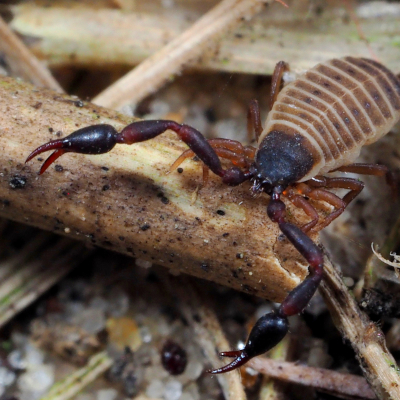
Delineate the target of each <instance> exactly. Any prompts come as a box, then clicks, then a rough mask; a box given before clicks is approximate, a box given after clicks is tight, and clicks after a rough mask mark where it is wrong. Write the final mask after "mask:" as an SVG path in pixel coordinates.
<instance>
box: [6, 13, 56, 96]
mask: <svg viewBox="0 0 400 400" xmlns="http://www.w3.org/2000/svg"><path fill="white" fill-rule="evenodd" d="M0 51H2V52H3V53H4V55H5V56H6V60H7V63H8V65H9V66H10V68H11V70H12V72H13V75H14V76H19V77H21V78H23V79H26V80H27V81H29V82H32V83H33V84H35V85H36V86H39V87H40V86H41V87H47V88H49V89H53V90H57V91H59V92H62V91H63V90H62V88H61V86H60V85H59V84H58V82H57V81H56V80H55V79H54V78H53V76H52V75H51V73H50V72H49V70H48V69H47V68H46V67H45V66H44V65H43V64H42V63H41V62H40V61H39V60H38V59H37V58H36V57H35V56H34V55H33V54H32V53H31V52H30V50H29V49H28V48H27V47H26V46H25V45H24V43H22V41H21V40H20V39H19V38H18V37H17V36H16V35H15V34H14V33H13V32H12V31H11V29H10V28H9V27H8V25H7V24H6V23H5V22H4V21H3V19H2V18H1V17H0Z"/></svg>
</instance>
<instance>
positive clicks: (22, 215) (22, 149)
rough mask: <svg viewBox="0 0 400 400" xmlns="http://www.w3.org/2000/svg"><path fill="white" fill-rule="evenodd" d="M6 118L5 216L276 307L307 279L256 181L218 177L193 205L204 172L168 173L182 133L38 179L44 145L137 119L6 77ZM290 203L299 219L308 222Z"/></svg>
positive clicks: (72, 160) (1, 134)
mask: <svg viewBox="0 0 400 400" xmlns="http://www.w3.org/2000/svg"><path fill="white" fill-rule="evenodd" d="M0 115H1V119H0V146H1V149H2V152H1V153H0V216H4V217H6V218H9V219H13V220H17V221H20V222H24V223H27V224H31V225H34V226H37V227H40V228H42V229H47V230H51V231H54V232H56V233H60V234H64V235H66V236H69V237H71V238H75V239H79V240H83V241H86V242H88V243H91V244H95V245H97V246H102V247H105V248H108V249H112V250H114V251H118V252H121V253H124V254H128V255H130V256H134V257H136V258H142V259H145V260H148V261H151V262H153V263H157V264H161V265H164V266H166V267H168V268H171V269H174V270H176V271H179V272H184V273H188V274H191V275H194V276H197V277H200V278H204V279H208V280H211V281H214V282H218V283H220V284H223V285H227V286H230V287H233V288H235V289H238V290H243V291H245V292H247V293H251V294H255V295H258V296H260V297H264V298H269V299H272V300H275V301H280V300H282V299H283V298H285V297H286V295H287V293H288V291H290V290H291V289H293V288H294V287H295V286H297V285H298V284H299V282H300V281H301V280H302V279H304V277H305V276H306V275H307V273H308V269H307V267H308V266H307V264H305V262H304V260H303V259H302V257H301V256H300V255H299V253H298V252H297V251H296V250H295V249H294V247H293V246H292V245H291V244H290V243H288V242H286V241H281V240H278V237H279V235H280V231H279V228H278V227H277V226H276V224H274V223H272V222H271V221H270V219H269V218H268V216H267V213H266V205H267V203H268V200H269V199H268V196H260V197H258V198H256V199H255V198H253V197H252V196H251V193H250V184H249V183H248V184H244V185H241V186H239V187H234V188H231V187H228V186H226V185H224V184H222V182H221V180H220V179H219V178H217V177H215V176H213V177H211V176H210V181H209V183H208V184H207V185H206V186H205V187H203V188H201V190H200V191H199V192H198V194H197V197H196V199H195V201H194V202H192V194H193V191H195V190H196V188H197V187H198V185H199V184H201V165H200V163H196V162H193V161H190V160H188V161H186V162H185V163H184V164H182V167H183V169H184V171H183V173H182V174H179V173H177V172H176V171H173V172H171V173H170V174H167V172H168V170H169V167H170V165H171V164H172V163H173V161H174V160H175V159H176V158H177V157H178V156H179V155H180V154H181V152H182V151H183V150H185V149H186V146H185V145H184V144H183V143H182V142H181V141H179V140H178V139H177V137H176V135H175V134H172V133H171V132H169V133H168V132H167V133H165V134H163V135H161V136H159V137H158V138H156V139H153V140H150V141H147V142H143V143H138V144H135V145H132V146H126V145H117V146H116V147H115V149H113V150H112V151H111V152H110V153H107V154H104V155H96V156H94V155H92V156H90V155H82V154H72V153H69V154H65V155H64V156H63V157H61V158H60V159H59V160H57V162H56V163H55V165H54V166H52V167H51V168H49V170H48V171H46V173H45V174H43V175H41V176H38V174H37V173H38V171H39V168H40V165H41V163H42V162H40V161H39V160H37V159H35V160H32V161H31V162H29V163H28V164H25V163H24V161H25V159H26V157H27V155H28V154H29V153H30V152H31V151H32V149H35V148H36V147H37V146H38V145H40V144H42V143H45V142H47V141H49V140H51V139H55V138H57V137H61V136H66V135H67V134H69V133H71V132H73V131H74V130H76V129H78V128H82V127H84V126H89V125H93V124H98V123H109V124H112V125H113V126H115V128H116V129H117V130H121V129H122V128H123V127H124V126H125V125H127V124H128V123H130V122H132V119H130V118H128V117H126V116H123V115H121V114H118V113H117V112H115V111H111V110H107V109H102V108H101V107H97V106H95V105H93V104H90V103H82V102H77V101H76V99H72V98H70V97H67V96H64V95H60V94H58V93H55V92H52V91H47V90H43V91H41V90H38V89H37V88H34V87H32V86H30V85H28V84H25V83H23V82H18V81H15V80H12V79H10V78H4V79H1V80H0ZM39 158H40V157H39ZM42 160H43V159H42ZM287 206H288V209H289V213H290V214H289V213H288V214H289V215H290V218H291V220H292V221H296V223H298V224H300V225H301V224H302V223H304V222H305V220H307V217H306V216H305V215H304V214H303V212H302V211H300V210H298V209H295V208H293V206H292V205H291V204H288V205H287ZM220 211H223V213H222V214H223V215H221V212H220ZM313 239H314V240H317V237H316V236H315V235H314V236H313Z"/></svg>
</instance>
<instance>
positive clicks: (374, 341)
mask: <svg viewBox="0 0 400 400" xmlns="http://www.w3.org/2000/svg"><path fill="white" fill-rule="evenodd" d="M324 267H325V275H324V280H323V283H322V285H321V292H322V295H323V296H324V299H325V302H326V303H327V305H328V308H329V310H330V312H331V315H332V317H333V320H334V322H335V324H336V326H337V327H338V329H339V330H340V332H341V333H342V335H343V336H344V337H346V338H347V339H348V340H349V341H350V343H351V345H352V347H353V349H354V351H355V352H356V355H357V358H358V359H359V361H360V366H361V368H362V369H363V371H364V374H365V376H366V378H367V380H368V382H369V384H370V385H371V387H372V388H373V390H374V391H375V393H376V395H377V397H378V398H379V399H396V400H397V399H400V376H399V368H398V367H397V365H396V362H395V360H394V358H393V356H392V355H391V354H390V352H389V351H388V349H387V348H386V344H385V339H384V335H383V333H382V331H381V330H380V329H379V328H378V326H377V325H376V324H374V323H373V322H371V321H370V320H369V319H368V317H367V316H366V314H364V313H363V312H362V311H361V310H360V309H359V307H358V305H357V303H356V301H355V300H354V297H353V296H352V295H351V294H350V292H349V291H348V289H347V287H346V285H345V284H344V283H343V281H342V279H341V277H340V274H339V273H338V272H337V271H336V269H335V268H334V266H333V265H332V264H331V262H330V261H329V260H327V259H326V262H325V266H324Z"/></svg>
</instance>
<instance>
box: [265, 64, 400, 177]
mask: <svg viewBox="0 0 400 400" xmlns="http://www.w3.org/2000/svg"><path fill="white" fill-rule="evenodd" d="M399 118H400V80H399V79H398V78H397V77H396V76H395V75H394V74H393V73H392V72H390V71H389V70H388V69H387V68H385V67H384V66H382V65H380V64H379V63H377V62H375V61H372V60H368V59H364V58H354V57H346V58H342V59H333V60H330V61H327V62H324V63H321V64H318V65H317V66H315V67H314V68H312V69H310V70H309V71H307V72H306V73H305V74H303V75H301V76H299V77H298V78H297V79H296V80H295V81H294V82H292V83H290V84H288V85H287V86H285V87H284V88H283V89H282V91H281V92H280V93H279V95H278V98H277V100H276V102H275V103H274V105H273V107H272V110H271V111H270V113H269V115H268V118H267V121H266V126H265V129H264V131H263V133H262V135H261V136H260V139H259V143H261V141H262V140H263V139H264V138H265V137H266V136H267V135H268V134H269V133H270V132H271V131H280V132H285V133H286V134H289V135H295V134H297V135H301V136H302V137H303V138H306V139H307V140H305V141H304V145H305V146H307V147H308V149H309V150H310V151H311V153H312V157H313V167H312V168H311V170H310V171H309V172H308V173H307V175H306V176H304V178H302V179H301V181H304V180H307V179H310V178H311V177H313V176H315V175H318V174H321V173H326V172H328V171H330V170H332V169H335V168H338V167H340V166H342V165H346V164H350V163H352V162H353V161H354V160H355V158H357V156H358V155H359V153H360V150H361V147H362V146H363V145H365V144H370V143H373V142H375V141H376V140H378V139H379V138H380V137H382V136H383V135H385V134H386V133H387V132H388V131H389V130H390V129H391V128H392V126H393V125H394V124H395V123H396V121H398V120H399Z"/></svg>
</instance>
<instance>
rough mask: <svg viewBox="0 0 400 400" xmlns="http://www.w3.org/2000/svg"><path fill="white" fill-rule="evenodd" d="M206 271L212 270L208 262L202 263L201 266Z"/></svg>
mask: <svg viewBox="0 0 400 400" xmlns="http://www.w3.org/2000/svg"><path fill="white" fill-rule="evenodd" d="M200 268H201V269H202V270H203V271H204V272H208V271H209V270H210V266H209V265H208V264H201V267H200Z"/></svg>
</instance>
